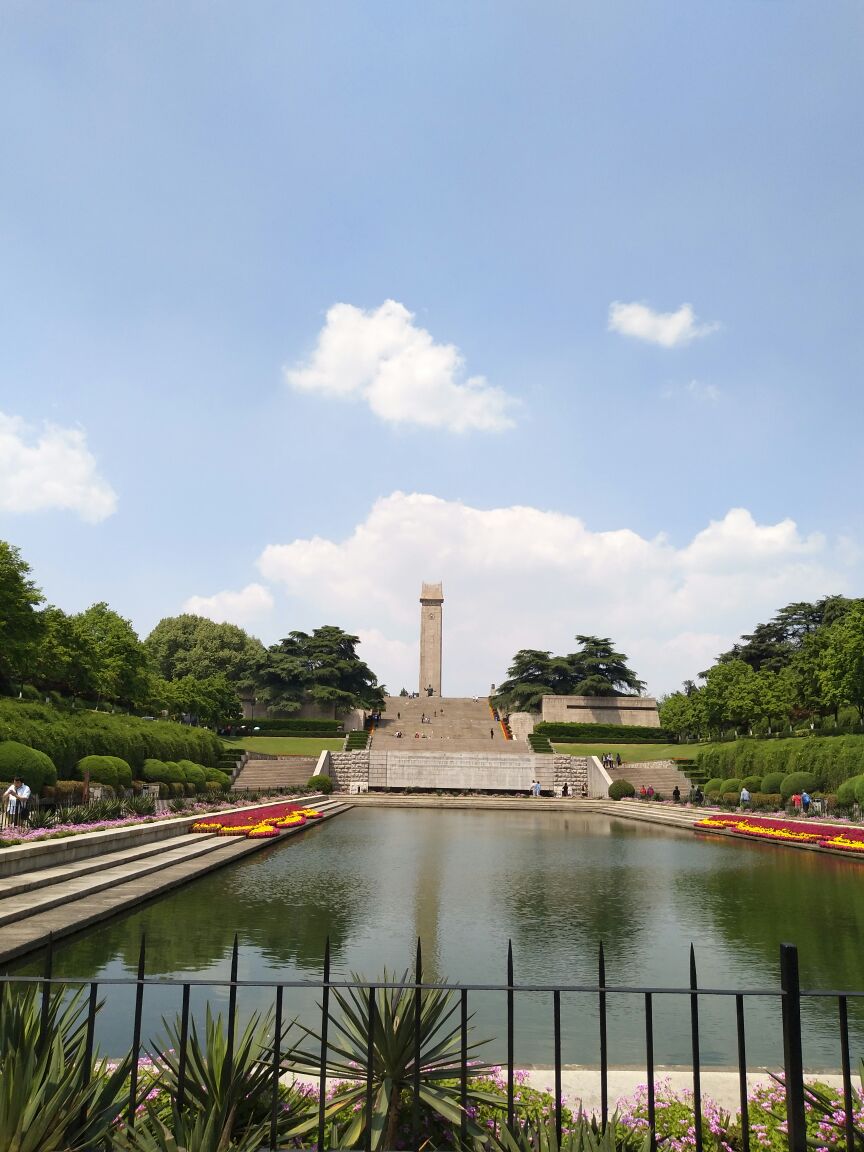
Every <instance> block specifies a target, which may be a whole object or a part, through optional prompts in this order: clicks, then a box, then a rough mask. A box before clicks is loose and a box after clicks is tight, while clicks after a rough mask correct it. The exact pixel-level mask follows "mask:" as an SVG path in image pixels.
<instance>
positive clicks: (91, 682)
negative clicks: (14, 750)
mask: <svg viewBox="0 0 864 1152" xmlns="http://www.w3.org/2000/svg"><path fill="white" fill-rule="evenodd" d="M358 643H359V640H358V637H356V636H351V635H349V634H348V633H346V632H343V631H342V629H341V628H337V627H335V626H333V625H326V626H324V627H321V628H316V629H315V630H314V631H313V632H312V633H310V634H307V633H305V632H290V633H289V634H288V636H287V637H286V638H285V639H284V640H282V641H280V643H279V644H274V645H273V646H272V647H271V648H269V649H267V648H265V647H264V645H263V644H262V643H261V641H260V640H257V639H256V638H255V637H254V636H250V635H249V634H248V633H247V632H244V630H243V629H242V628H239V627H238V626H237V625H236V624H225V623H222V624H218V623H216V622H214V621H213V620H208V619H207V618H206V617H203V616H194V615H191V614H184V615H181V616H169V617H166V618H165V619H163V620H160V622H159V623H158V624H157V625H156V627H155V628H154V629H153V631H152V632H151V633H150V635H149V636H148V637H147V639H146V641H143V642H142V641H141V640H140V639H139V637H138V635H137V633H136V632H135V629H134V628H133V627H132V624H131V623H130V622H129V621H128V620H126V619H124V618H123V617H122V616H120V615H119V614H118V613H117V612H115V611H114V610H113V609H112V608H110V607H109V606H108V605H107V604H106V603H104V602H99V603H96V604H93V605H91V607H90V608H87V609H86V611H84V612H78V613H76V614H73V615H68V614H67V613H65V612H64V611H63V610H62V609H60V608H58V607H56V606H55V605H51V604H48V605H46V604H45V600H44V597H43V595H42V593H41V591H40V590H39V588H38V587H37V586H36V584H35V583H34V581H33V580H32V579H31V574H30V567H29V565H28V564H27V563H26V561H24V560H23V559H22V557H21V554H20V552H19V550H18V549H17V548H15V547H13V546H12V545H11V544H8V543H6V542H4V541H2V540H0V693H3V692H6V693H13V694H15V695H17V694H18V693H19V692H20V691H24V690H25V689H26V692H25V695H27V694H30V695H33V694H34V689H35V690H36V691H37V692H38V693H40V694H41V693H48V692H54V693H57V694H59V696H60V697H64V698H67V699H69V700H73V699H76V698H80V699H82V700H84V701H86V702H88V704H97V705H98V704H100V703H104V704H109V705H111V706H120V707H122V708H130V709H133V710H136V709H137V710H138V711H146V712H149V713H153V714H156V713H157V712H163V713H167V714H168V715H170V716H175V717H178V718H181V719H184V720H186V721H189V722H192V723H203V724H209V725H214V726H218V725H219V724H222V723H225V722H227V721H230V720H234V719H237V718H238V717H239V716H240V715H241V704H240V695H239V694H240V693H249V694H252V693H256V692H260V693H261V696H262V698H263V699H264V700H265V701H266V703H267V706H268V708H269V709H270V710H271V711H276V712H280V711H285V712H291V711H296V710H297V709H298V708H300V707H301V706H302V705H304V704H310V703H312V704H320V705H322V706H324V707H328V706H329V707H333V708H334V709H335V710H336V712H343V711H347V710H348V709H351V708H358V707H359V708H367V709H376V708H380V707H382V706H383V703H384V688H383V687H382V686H380V685H379V684H378V681H377V679H376V677H375V675H374V673H373V672H372V671H371V670H370V669H369V668H368V666H367V665H366V664H365V663H364V662H363V661H362V660H361V659H360V658H359V657H358V655H357V651H356V646H357V644H358Z"/></svg>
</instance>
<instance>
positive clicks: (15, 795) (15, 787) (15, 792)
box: [3, 776, 30, 824]
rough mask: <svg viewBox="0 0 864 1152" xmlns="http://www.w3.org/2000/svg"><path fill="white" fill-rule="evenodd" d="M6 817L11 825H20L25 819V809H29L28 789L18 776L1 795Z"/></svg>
mask: <svg viewBox="0 0 864 1152" xmlns="http://www.w3.org/2000/svg"><path fill="white" fill-rule="evenodd" d="M3 800H4V806H5V808H6V815H7V816H8V817H9V821H10V823H12V824H20V823H21V822H22V821H23V820H25V819H26V818H27V809H28V808H29V807H30V787H29V785H28V784H25V783H24V781H23V780H22V779H21V777H20V776H16V777H15V779H14V780H13V781H12V783H11V784H10V785H9V787H8V788H7V789H6V791H5V792H4V793H3Z"/></svg>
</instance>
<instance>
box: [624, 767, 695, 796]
mask: <svg viewBox="0 0 864 1152" xmlns="http://www.w3.org/2000/svg"><path fill="white" fill-rule="evenodd" d="M606 771H607V772H608V773H609V775H610V776H611V777H612V779H613V780H629V781H630V783H631V784H632V785H633V787H634V788H635V789H636V791H637V792H638V791H639V789H640V788H641V787H642V785H643V784H644V785H645V787H646V788H647V787H648V786H649V784H650V785H651V787H652V788H653V789H654V791H655V792H659V793H660V795H661V796H662V797H663V798H664V799H665V800H671V799H672V789H673V788H674V787H675V785H676V784H677V785H678V787H679V788H680V789H681V795H682V796H683V797H684V798H685V799H686V797H687V796H688V795H689V793H690V781H689V780H688V779H687V777H686V776H685V775H684V773H683V772H682V771H681V770H680V769H679V768H676V767H675V765H674V763H673V762H672V761H671V760H647V761H645V762H644V763H633V764H626V763H625V764H622V765H621V767H620V768H618V767H613V768H611V769H609V768H607V769H606Z"/></svg>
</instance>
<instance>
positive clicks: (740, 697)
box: [700, 660, 758, 731]
mask: <svg viewBox="0 0 864 1152" xmlns="http://www.w3.org/2000/svg"><path fill="white" fill-rule="evenodd" d="M700 695H701V697H702V705H703V707H704V715H705V719H706V721H707V725H708V728H709V729H713V730H716V731H722V730H723V729H724V728H726V727H734V728H740V727H742V726H744V727H747V726H749V725H750V724H751V723H752V722H753V719H754V717H755V716H756V715H757V714H758V707H757V700H756V673H755V672H754V671H753V669H752V668H751V667H750V665H749V664H745V663H744V661H743V660H729V661H726V662H724V663H721V664H715V665H714V667H713V668H709V670H708V672H707V673H705V685H704V687H703V689H702V691H701V693H700Z"/></svg>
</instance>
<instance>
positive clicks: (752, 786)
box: [741, 776, 762, 797]
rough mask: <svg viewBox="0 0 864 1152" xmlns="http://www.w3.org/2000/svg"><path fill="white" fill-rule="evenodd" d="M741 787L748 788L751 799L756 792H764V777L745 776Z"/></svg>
mask: <svg viewBox="0 0 864 1152" xmlns="http://www.w3.org/2000/svg"><path fill="white" fill-rule="evenodd" d="M741 787H742V788H746V789H747V791H748V792H749V793H750V795H751V797H752V795H753V793H754V792H761V791H762V777H761V776H745V777H744V779H743V780H742V781H741Z"/></svg>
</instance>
